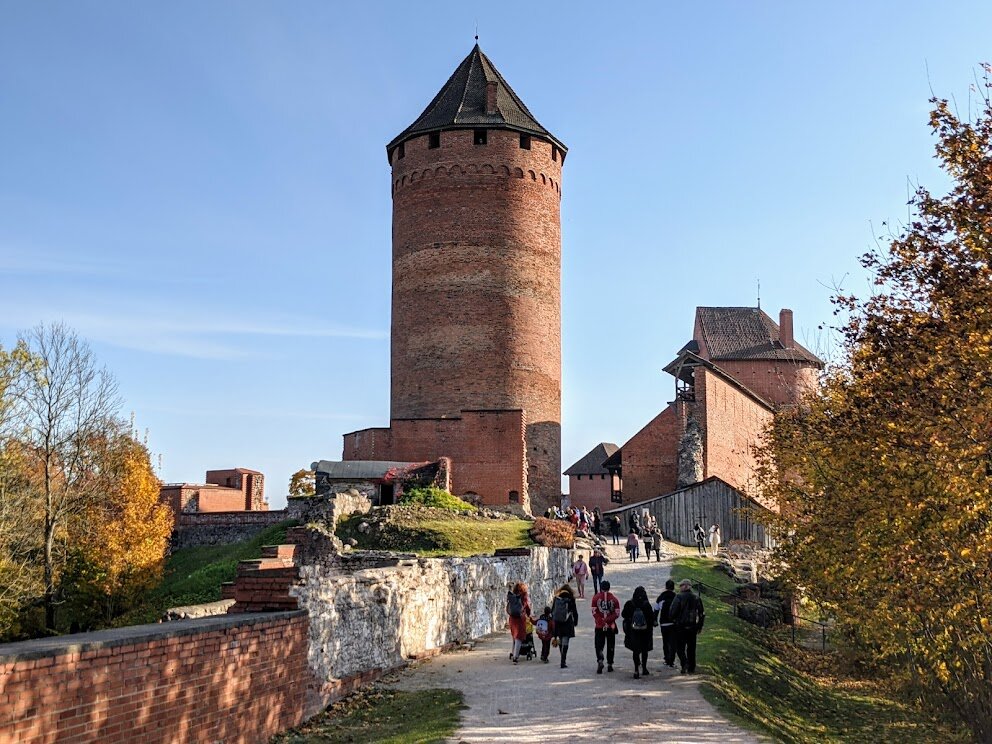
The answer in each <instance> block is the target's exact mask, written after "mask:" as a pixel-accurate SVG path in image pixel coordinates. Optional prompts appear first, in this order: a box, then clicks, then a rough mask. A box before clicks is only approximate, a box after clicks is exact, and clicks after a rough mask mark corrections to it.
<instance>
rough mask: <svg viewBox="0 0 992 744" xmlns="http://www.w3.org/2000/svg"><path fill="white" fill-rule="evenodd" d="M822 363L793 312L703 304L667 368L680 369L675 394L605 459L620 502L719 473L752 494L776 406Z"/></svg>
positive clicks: (789, 399)
mask: <svg viewBox="0 0 992 744" xmlns="http://www.w3.org/2000/svg"><path fill="white" fill-rule="evenodd" d="M821 369H823V362H822V361H821V360H820V359H819V358H817V357H816V355H814V354H813V353H812V352H810V351H809V350H808V349H806V348H804V347H803V346H801V345H800V344H798V343H796V341H795V336H794V333H793V318H792V311H791V310H782V311H781V313H780V314H779V323H778V324H776V323H775V322H774V321H773V320H772V319H771V318H770V317H768V315H767V314H765V313H764V312H763V311H762V310H761V309H760V308H753V307H699V308H696V321H695V326H694V328H693V334H692V340H691V341H689V342H688V343H687V344H686V345H685V346H683V347H682V349H681V350H680V351H679V353H678V356H677V357H676V358H675V359H674V360H673V361H672V362H671V363H670V364H668V366H666V367H665V371H666V372H668V373H669V374H671V375H672V376H673V377H675V400H674V401H672V402H671V403H670V404H669V405H668V407H667V408H665V410H663V411H662V412H661V413H659V414H658V415H657V416H655V417H654V418H653V419H652V420H651V421H649V422H648V423H647V424H646V425H645V426H644V428H643V429H641V430H640V431H639V432H637V433H636V434H635V435H634V436H633V437H631V438H630V440H628V441H627V442H626V443H625V444H624V445H623V446H622V447H621V448H620V449H619V450H618V451H617V452H615V453H614V454H613V455H611V456H610V457H609V458H608V459H607V460H606V461H605V462H604V463H603V464H604V467H605V468H606V469H607V470H608V471H609V472H610V474H611V478H610V480H611V489H612V498H613V501H614V503H623V504H625V505H626V504H632V503H638V502H640V501H646V500H648V499H653V498H655V497H657V496H661V495H663V494H667V493H670V492H673V491H675V490H677V489H679V488H683V487H685V486H688V485H691V484H693V483H698V482H701V481H703V480H706V479H707V478H711V477H714V476H715V477H717V478H720V479H721V480H723V481H724V482H726V483H727V484H729V485H730V486H732V487H734V488H736V489H738V490H740V491H744V492H752V491H753V489H752V488H750V487H752V486H753V477H754V474H755V468H756V466H757V463H756V460H755V457H754V452H753V450H754V447H755V445H756V444H758V443H759V442H760V439H761V435H762V432H763V431H764V429H765V427H766V426H767V425H768V423H769V422H770V421H771V418H772V415H773V414H774V412H775V410H776V409H777V408H778V407H780V406H786V405H794V404H795V403H797V402H798V401H799V399H800V398H801V397H802V395H803V393H804V391H806V390H808V389H810V388H811V387H812V386H815V385H816V384H817V379H818V375H819V371H820V370H821ZM765 506H768V507H769V508H774V505H773V504H765Z"/></svg>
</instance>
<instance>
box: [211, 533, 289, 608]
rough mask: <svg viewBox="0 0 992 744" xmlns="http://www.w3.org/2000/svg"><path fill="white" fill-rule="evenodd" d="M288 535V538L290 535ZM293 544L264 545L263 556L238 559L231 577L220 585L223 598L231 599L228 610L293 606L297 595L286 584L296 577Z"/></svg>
mask: <svg viewBox="0 0 992 744" xmlns="http://www.w3.org/2000/svg"><path fill="white" fill-rule="evenodd" d="M290 537H291V536H290V535H287V539H290ZM295 555H296V545H295V544H286V545H265V546H263V547H262V557H261V558H255V559H252V560H246V561H241V562H239V563H238V575H237V577H236V578H235V580H234V581H229V582H226V583H224V584H223V585H221V595H222V596H223V597H224V599H233V600H234V605H232V606H231V607H230V608H229V609H228V612H229V613H239V612H275V611H278V610H295V609H297V607H298V604H297V601H296V597H291V596H289V588H290V587H291V586H292V585H293V584H294V583H295V582H296V581H297V579H298V578H299V569H298V568H297V567H296V563H295V561H294V557H295Z"/></svg>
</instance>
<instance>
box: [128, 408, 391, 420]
mask: <svg viewBox="0 0 992 744" xmlns="http://www.w3.org/2000/svg"><path fill="white" fill-rule="evenodd" d="M141 411H142V412H143V413H144V412H148V411H152V412H155V413H166V414H170V415H173V416H184V417H186V416H188V417H199V418H210V419H228V418H253V419H264V420H270V419H297V420H301V419H307V420H314V421H369V420H372V419H374V418H375V417H374V416H372V415H370V414H359V413H320V412H317V411H303V412H301V411H282V410H245V409H238V408H232V409H226V408H225V409H223V410H211V409H209V408H184V407H181V406H168V405H155V404H151V405H145V406H142V407H141Z"/></svg>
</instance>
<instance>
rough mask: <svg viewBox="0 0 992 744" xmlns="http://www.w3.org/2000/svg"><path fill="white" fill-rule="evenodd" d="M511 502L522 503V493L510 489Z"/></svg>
mask: <svg viewBox="0 0 992 744" xmlns="http://www.w3.org/2000/svg"><path fill="white" fill-rule="evenodd" d="M510 503H511V504H519V503H520V494H519V493H517V492H516V491H510Z"/></svg>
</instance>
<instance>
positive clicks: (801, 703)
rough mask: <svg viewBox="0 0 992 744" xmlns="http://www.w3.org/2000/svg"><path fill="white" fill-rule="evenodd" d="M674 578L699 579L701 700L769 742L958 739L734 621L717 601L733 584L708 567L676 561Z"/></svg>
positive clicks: (822, 662) (823, 657)
mask: <svg viewBox="0 0 992 744" xmlns="http://www.w3.org/2000/svg"><path fill="white" fill-rule="evenodd" d="M672 576H673V578H675V579H676V581H678V580H681V579H683V578H686V577H688V578H690V579H693V580H694V581H703V582H705V583H707V584H709V585H710V586H714V587H717V588H718V590H719V591H714V590H709V589H706V588H705V587H704V588H703V591H702V595H701V596H702V598H703V603H704V605H705V608H706V626H705V628H704V630H703V632H702V634H701V635H700V636H699V645H698V650H697V660H698V663H699V665H700V667H701V668H702V670H703V671H705V672H709V673H710V675H708V676H707V677H706V679H705V682H704V684H703V685H702V690H703V695H704V696H705V697H706V699H707V700H709V701H710V702H711V703H713V704H714V705H715V706H717V707H718V708H720V709H721V710H722V711H724V712H725V713H727V714H729V715H730V716H732V717H734V718H736V719H738V720H739V721H741V723H743V724H744V725H747V726H750V727H751V728H755V729H758V730H760V731H763V732H764V733H767V734H770V735H771V736H772V737H773V738H774V739H775V740H776V741H782V742H802V743H806V742H809V744H813V743H814V742H816V743H817V744H819V743H820V742H882V741H899V742H901V743H902V744H910V743H912V742H933V741H944V742H952V741H961V739H960V738H959V737H958V736H957V735H956V732H954V731H952V730H949V729H945V728H944V727H942V726H941V725H940V724H939V723H938V722H935V721H932V720H928V719H927V717H926V716H925V715H924V714H922V713H920V712H919V711H917V710H913V709H911V708H909V707H907V706H904V705H902V704H900V703H898V702H896V701H895V700H893V699H892V698H891V697H889V696H888V695H887V694H886V692H885V691H884V690H883V689H882V688H881V687H880V686H879V685H877V684H873V683H871V682H869V681H866V680H860V679H854V678H852V677H851V676H849V675H848V674H847V673H845V672H844V671H843V665H842V664H841V663H840V661H839V659H838V658H837V657H836V656H835V655H831V654H820V653H814V652H810V651H807V650H804V649H801V648H796V647H795V646H792V645H790V644H787V643H785V642H783V641H781V640H779V637H778V636H779V634H778V633H776V632H775V631H769V630H763V629H761V628H758V627H757V626H754V625H750V624H749V623H746V622H744V621H743V620H739V619H738V618H736V617H734V615H733V607H732V606H731V605H729V604H727V603H725V602H724V601H722V600H721V598H720V596H721V595H722V594H723V593H724V592H729V591H731V590H732V589H733V587H734V586H735V585H734V582H733V581H732V580H731V579H730V578H729V577H727V576H726V575H725V574H723V573H721V572H718V571H715V570H714V569H713V562H712V561H707V560H703V559H698V558H679V559H677V560H676V562H675V565H674V566H673V568H672Z"/></svg>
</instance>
